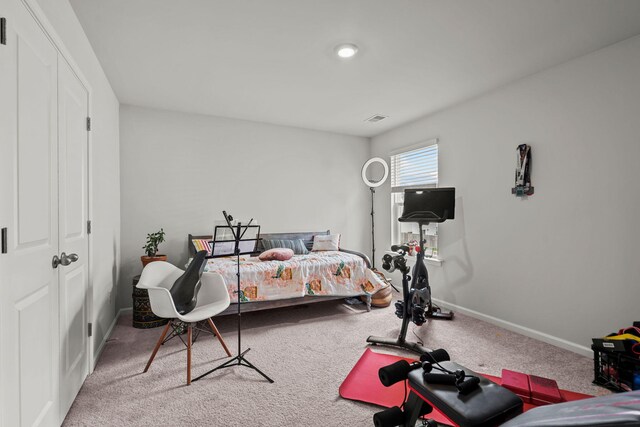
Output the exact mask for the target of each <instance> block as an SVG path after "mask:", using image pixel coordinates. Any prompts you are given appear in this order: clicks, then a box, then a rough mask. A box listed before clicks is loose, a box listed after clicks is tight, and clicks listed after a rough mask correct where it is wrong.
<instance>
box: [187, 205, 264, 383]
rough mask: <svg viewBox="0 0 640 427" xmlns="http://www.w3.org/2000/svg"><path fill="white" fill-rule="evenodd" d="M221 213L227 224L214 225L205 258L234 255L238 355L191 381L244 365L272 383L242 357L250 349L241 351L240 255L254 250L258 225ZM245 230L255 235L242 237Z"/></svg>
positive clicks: (258, 230) (258, 236)
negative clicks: (234, 220)
mask: <svg viewBox="0 0 640 427" xmlns="http://www.w3.org/2000/svg"><path fill="white" fill-rule="evenodd" d="M222 214H223V215H224V219H225V220H226V221H227V225H225V226H220V225H218V226H216V228H215V232H214V235H213V241H212V242H211V243H212V246H211V255H210V256H209V257H207V258H219V257H225V256H229V255H235V256H236V265H237V273H236V276H237V278H238V290H237V291H236V294H237V295H238V355H237V356H235V357H233V358H231V359H229V360H227V361H226V362H224V363H223V364H222V365H220V366H217V367H215V368H213V369H211V370H210V371H207V372H205V373H204V374H202V375H200V376H199V377H197V378H195V379H194V380H193V381H198V380H199V379H201V378H203V377H206V376H207V375H209V374H211V373H213V372H215V371H217V370H219V369H222V368H229V367H231V366H246V367H247V368H251V369H253V370H255V371H256V372H258V373H259V374H260V375H262V376H263V377H264V378H265V379H266V380H267V381H269V382H270V383H273V380H272V379H271V378H269V377H268V376H267V375H266V374H265V373H264V372H262V371H261V370H260V369H258V368H256V367H255V366H254V365H252V364H251V363H250V362H249V361H248V360H247V359H246V358H245V357H244V355H245V354H247V353H248V352H249V350H251V349H250V348H247V349H246V350H245V351H242V311H241V309H240V305H241V304H242V299H243V292H242V290H241V289H240V255H248V254H253V253H255V252H256V247H257V245H258V241H259V240H260V226H259V225H251V222H253V218H252V219H251V220H250V221H249V223H248V224H247V225H242V224H241V223H240V222H238V223H236V225H232V224H231V221H233V217H232V216H231V215H227V213H226V212H225V211H222ZM247 230H252V231H254V232H255V235H252V236H250V237H248V238H246V239H244V238H243V237H244V235H245V233H246V232H247Z"/></svg>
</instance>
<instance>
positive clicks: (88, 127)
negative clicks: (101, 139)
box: [87, 117, 91, 131]
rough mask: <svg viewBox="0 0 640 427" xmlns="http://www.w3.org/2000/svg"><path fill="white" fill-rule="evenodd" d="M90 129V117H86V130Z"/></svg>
mask: <svg viewBox="0 0 640 427" xmlns="http://www.w3.org/2000/svg"><path fill="white" fill-rule="evenodd" d="M90 130H91V117H87V131H90Z"/></svg>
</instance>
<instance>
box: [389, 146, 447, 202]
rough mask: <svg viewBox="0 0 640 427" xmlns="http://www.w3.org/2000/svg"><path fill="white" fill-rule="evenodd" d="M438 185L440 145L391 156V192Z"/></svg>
mask: <svg viewBox="0 0 640 427" xmlns="http://www.w3.org/2000/svg"><path fill="white" fill-rule="evenodd" d="M437 185H438V144H433V145H429V146H427V147H422V148H418V149H415V150H411V151H406V152H404V153H399V154H396V155H393V156H391V192H392V193H399V192H403V191H404V189H405V188H415V187H436V186H437Z"/></svg>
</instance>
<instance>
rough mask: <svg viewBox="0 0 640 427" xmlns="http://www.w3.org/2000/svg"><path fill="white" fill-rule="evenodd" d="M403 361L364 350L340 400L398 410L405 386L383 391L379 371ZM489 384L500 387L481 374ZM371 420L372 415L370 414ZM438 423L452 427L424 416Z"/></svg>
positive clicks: (567, 395)
mask: <svg viewBox="0 0 640 427" xmlns="http://www.w3.org/2000/svg"><path fill="white" fill-rule="evenodd" d="M401 359H404V360H406V361H408V362H414V361H415V359H408V358H406V357H399V356H394V355H392V354H382V353H375V352H373V351H371V349H369V348H367V349H366V350H365V351H364V354H363V355H362V356H361V357H360V360H358V362H357V363H356V365H355V366H354V367H353V369H351V372H349V375H347V378H345V380H344V381H343V382H342V384H341V385H340V396H341V397H343V398H344V399H349V400H357V401H360V402H367V403H373V404H374V405H378V406H383V407H385V408H390V407H392V406H400V405H401V404H402V399H403V398H404V384H403V383H402V382H399V383H396V384H394V385H392V386H391V387H385V386H383V385H382V383H381V382H380V379H379V378H378V370H379V369H380V368H382V367H383V366H387V365H390V364H392V363H394V362H397V361H398V360H401ZM481 375H482V376H484V377H485V378H487V379H488V380H491V381H493V382H495V383H496V384H500V383H501V380H500V377H494V376H492V375H485V374H481ZM560 394H561V395H562V397H563V398H564V400H565V401H567V402H568V401H572V400H580V399H587V398H589V397H593V396H589V395H588V394H582V393H575V392H572V391H568V390H560ZM535 407H536V405H532V404H529V403H525V404H524V410H525V411H528V410H529V409H531V408H535ZM371 416H372V417H373V413H372V414H371ZM427 417H428V418H431V419H433V420H435V421H437V422H439V423H444V424H449V425H453V426H455V425H456V424H454V423H453V422H452V421H451V420H449V419H448V418H447V417H445V416H444V415H443V414H442V413H441V412H440V411H438V409H437V408H433V412H431V413H430V414H429V415H427Z"/></svg>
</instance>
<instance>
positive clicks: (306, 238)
mask: <svg viewBox="0 0 640 427" xmlns="http://www.w3.org/2000/svg"><path fill="white" fill-rule="evenodd" d="M325 234H331V232H330V230H326V231H305V232H299V233H261V234H260V238H261V239H265V240H271V239H274V240H275V239H277V240H296V239H301V240H302V241H303V242H304V245H305V246H306V247H307V249H308V250H311V248H312V247H313V236H317V235H325ZM212 238H213V237H212V236H211V234H205V235H195V234H189V238H188V240H187V246H188V248H189V258H191V257H193V256H194V255H195V254H196V247H195V246H194V245H193V240H194V239H204V240H207V241H210V240H211V239H212ZM257 249H258V252H262V251H264V248H263V247H262V242H261V241H260V242H258V248H257Z"/></svg>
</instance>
